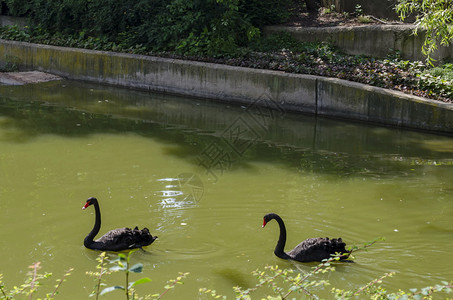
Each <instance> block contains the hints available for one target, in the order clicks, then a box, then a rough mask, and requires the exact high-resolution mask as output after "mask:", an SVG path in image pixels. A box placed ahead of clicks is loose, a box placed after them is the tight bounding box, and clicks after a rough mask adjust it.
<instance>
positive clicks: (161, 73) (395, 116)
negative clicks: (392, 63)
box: [0, 40, 453, 134]
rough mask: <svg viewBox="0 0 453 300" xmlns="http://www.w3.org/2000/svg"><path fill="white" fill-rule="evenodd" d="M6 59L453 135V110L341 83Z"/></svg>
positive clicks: (95, 59) (111, 60)
mask: <svg viewBox="0 0 453 300" xmlns="http://www.w3.org/2000/svg"><path fill="white" fill-rule="evenodd" d="M8 56H14V57H16V59H17V61H18V62H19V65H20V66H21V67H22V68H23V69H34V70H39V71H44V72H48V73H53V74H56V75H60V76H63V77H66V78H68V79H75V80H88V81H94V82H100V83H108V84H114V85H120V86H125V87H134V88H140V89H146V90H153V91H160V92H168V93H176V94H181V95H188V96H197V97H203V98H210V99H214V100H218V101H229V102H236V103H243V104H245V105H248V104H252V103H257V100H263V101H261V103H263V105H267V106H271V107H272V105H274V106H275V108H278V109H283V110H286V111H292V112H304V113H311V114H320V115H325V116H333V117H340V118H346V119H353V120H361V121H368V122H374V123H380V124H386V125H394V126H402V127H408V128H417V129H426V130H434V131H438V132H444V133H451V134H453V104H445V103H440V102H437V101H430V100H427V99H423V98H420V97H414V96H410V95H406V94H404V93H401V92H396V91H388V90H385V89H382V88H377V87H371V86H368V85H364V84H359V83H351V82H348V81H344V80H340V79H332V78H323V77H318V76H309V75H296V74H287V73H283V72H276V71H266V70H255V69H249V68H239V67H230V66H225V65H219V64H209V63H199V62H189V61H183V60H174V59H163V58H156V57H149V56H142V55H131V54H118V53H112V52H102V51H93V50H83V49H72V48H63V47H53V46H44V45H36V44H29V43H21V42H12V41H4V40H0V63H1V60H4V58H5V57H8ZM258 102H259V101H258Z"/></svg>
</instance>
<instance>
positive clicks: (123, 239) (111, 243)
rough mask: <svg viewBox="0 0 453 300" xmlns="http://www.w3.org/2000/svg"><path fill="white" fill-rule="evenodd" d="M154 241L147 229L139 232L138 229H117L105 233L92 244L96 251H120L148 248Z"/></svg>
mask: <svg viewBox="0 0 453 300" xmlns="http://www.w3.org/2000/svg"><path fill="white" fill-rule="evenodd" d="M155 239H156V237H153V236H152V235H151V234H150V233H149V230H148V229H147V228H144V229H143V230H139V229H138V227H135V228H134V229H130V228H118V229H114V230H111V231H109V232H107V233H106V234H104V235H103V236H101V237H100V238H99V239H97V240H95V241H94V243H95V245H96V249H98V250H107V251H121V250H127V249H133V248H140V247H143V246H148V245H150V244H151V243H152V242H154V240H155Z"/></svg>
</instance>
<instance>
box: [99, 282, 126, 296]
mask: <svg viewBox="0 0 453 300" xmlns="http://www.w3.org/2000/svg"><path fill="white" fill-rule="evenodd" d="M114 290H124V287H122V286H120V285H115V286H111V287H108V288H105V289H103V290H102V292H101V293H100V294H99V295H101V296H102V295H104V294H107V293H110V292H112V291H114Z"/></svg>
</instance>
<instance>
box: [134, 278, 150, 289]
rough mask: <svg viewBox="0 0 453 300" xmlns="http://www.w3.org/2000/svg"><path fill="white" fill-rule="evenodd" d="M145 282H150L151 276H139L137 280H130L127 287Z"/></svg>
mask: <svg viewBox="0 0 453 300" xmlns="http://www.w3.org/2000/svg"><path fill="white" fill-rule="evenodd" d="M147 282H151V278H148V277H145V278H140V279H139V280H137V281H135V282H131V283H130V284H129V288H131V287H134V286H137V285H139V284H143V283H147Z"/></svg>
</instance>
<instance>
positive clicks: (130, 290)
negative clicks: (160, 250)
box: [95, 250, 151, 300]
mask: <svg viewBox="0 0 453 300" xmlns="http://www.w3.org/2000/svg"><path fill="white" fill-rule="evenodd" d="M135 251H136V250H132V251H129V252H128V253H127V255H126V254H124V253H119V254H118V258H116V259H115V260H113V261H112V262H111V263H113V264H115V266H113V267H111V268H110V271H112V272H118V271H123V272H124V274H125V277H126V278H125V285H124V286H123V285H114V286H110V287H106V288H104V289H103V290H102V291H101V292H100V293H99V295H100V296H102V295H105V294H107V293H110V292H112V291H115V290H122V291H124V293H125V295H126V299H128V300H129V299H131V298H132V299H135V289H134V287H136V286H137V285H139V284H143V283H147V282H150V281H151V279H150V278H148V277H143V278H140V279H138V280H136V281H132V282H130V281H129V275H130V273H141V272H142V270H143V264H142V263H137V264H134V265H132V266H130V259H131V255H132V253H134V252H135ZM98 265H101V272H100V276H99V281H98V284H97V285H96V292H95V295H96V296H97V295H98V292H97V291H98V290H99V286H100V284H101V282H100V278H101V275H103V274H102V265H103V258H101V261H100V262H99V264H98Z"/></svg>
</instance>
